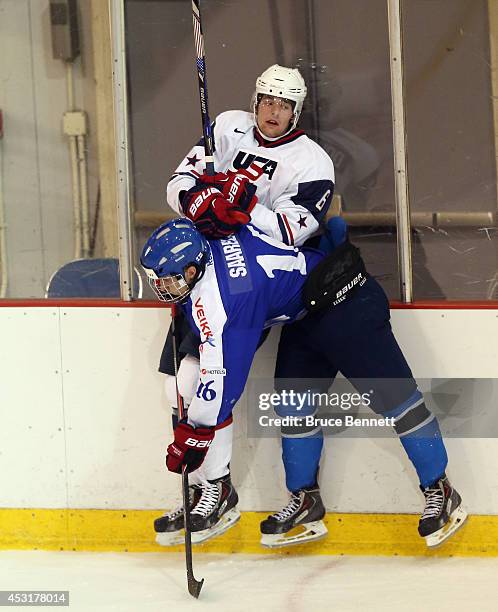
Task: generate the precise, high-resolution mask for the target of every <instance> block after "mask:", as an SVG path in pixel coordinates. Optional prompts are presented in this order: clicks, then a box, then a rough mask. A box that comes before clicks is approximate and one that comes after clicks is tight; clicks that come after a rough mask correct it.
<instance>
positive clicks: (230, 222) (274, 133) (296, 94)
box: [167, 65, 335, 246]
mask: <svg viewBox="0 0 498 612" xmlns="http://www.w3.org/2000/svg"><path fill="white" fill-rule="evenodd" d="M305 97H306V85H305V83H304V79H303V78H302V77H301V75H300V73H299V71H298V70H297V69H291V68H285V67H283V66H278V65H274V66H271V67H270V68H268V69H267V70H265V72H263V74H262V75H261V76H260V77H259V78H258V79H257V81H256V91H255V94H254V99H253V102H252V105H253V108H252V112H245V111H237V110H234V111H227V112H224V113H221V114H220V115H219V116H218V117H217V118H216V120H215V121H214V126H213V138H214V165H215V169H216V172H217V173H218V176H216V177H214V178H213V177H207V176H206V175H204V174H203V172H204V147H203V143H202V141H200V142H199V143H198V144H197V145H196V146H194V147H193V148H192V149H191V150H190V152H189V153H188V154H187V156H186V157H185V158H184V159H183V160H182V162H181V163H180V165H179V166H178V168H177V169H176V171H175V173H174V174H173V176H172V178H171V180H170V181H169V183H168V188H167V197H168V204H169V205H170V206H171V207H172V208H173V210H175V211H176V212H178V213H179V214H180V215H185V216H187V217H188V218H190V219H192V221H194V223H196V225H197V226H198V229H200V230H201V232H202V233H203V234H204V235H205V236H207V237H208V238H220V237H224V236H226V235H228V234H230V233H233V232H234V231H236V229H238V228H239V227H240V224H239V223H238V221H237V218H233V215H230V214H227V210H228V211H229V212H230V211H231V210H232V209H231V207H228V208H227V207H226V206H225V207H224V206H223V205H222V203H221V202H220V196H221V194H220V193H219V191H218V193H216V192H210V191H209V188H208V186H207V184H209V183H212V182H214V183H220V181H223V195H224V199H226V198H227V195H228V194H229V193H230V191H231V190H233V191H235V193H236V202H235V203H238V204H239V206H241V207H242V208H244V209H245V210H246V211H247V212H248V213H250V216H251V223H252V224H253V225H255V226H256V227H257V228H258V229H260V230H261V231H263V232H264V233H265V234H267V235H268V236H271V237H273V238H276V239H277V240H281V241H282V242H283V243H284V244H289V245H296V246H300V245H302V244H304V242H305V241H306V240H307V239H308V238H309V237H310V236H312V235H313V234H314V233H315V232H316V230H317V229H318V227H319V223H320V221H321V220H322V219H323V217H324V215H325V213H326V212H327V210H328V207H329V205H330V202H331V200H332V195H333V190H334V180H335V177H334V166H333V163H332V160H331V159H330V157H329V156H328V155H327V153H326V152H325V151H324V150H323V149H322V148H321V147H320V146H319V145H318V144H316V143H315V142H314V141H312V140H311V139H310V138H308V137H307V136H306V134H305V133H304V132H303V131H302V130H299V129H298V128H297V123H298V120H299V116H300V114H301V110H302V107H303V102H304V99H305ZM240 170H246V173H242V174H241V175H238V171H240ZM201 175H202V176H201ZM227 175H228V176H227ZM241 178H242V179H243V180H242V183H243V186H239V185H237V183H238V182H239V181H240V180H241ZM206 183H207V184H206ZM234 183H235V184H236V185H235V188H234ZM244 188H248V189H249V190H250V193H251V195H252V194H254V192H255V194H256V197H257V201H256V200H255V199H253V198H251V197H247V194H246V193H243V192H244ZM241 193H243V196H242V198H240V194H241ZM199 195H202V198H203V202H202V206H199V205H198V198H199ZM194 196H195V197H194ZM248 209H249V210H248ZM199 224H200V227H199ZM206 226H207V227H206Z"/></svg>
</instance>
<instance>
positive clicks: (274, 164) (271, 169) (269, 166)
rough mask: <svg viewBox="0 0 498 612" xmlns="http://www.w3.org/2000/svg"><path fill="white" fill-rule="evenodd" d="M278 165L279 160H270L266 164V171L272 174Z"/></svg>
mask: <svg viewBox="0 0 498 612" xmlns="http://www.w3.org/2000/svg"><path fill="white" fill-rule="evenodd" d="M276 167H277V162H275V161H269V162H267V163H266V165H265V172H266V173H267V174H268V175H269V176H271V175H272V174H273V173H274V172H275V168H276Z"/></svg>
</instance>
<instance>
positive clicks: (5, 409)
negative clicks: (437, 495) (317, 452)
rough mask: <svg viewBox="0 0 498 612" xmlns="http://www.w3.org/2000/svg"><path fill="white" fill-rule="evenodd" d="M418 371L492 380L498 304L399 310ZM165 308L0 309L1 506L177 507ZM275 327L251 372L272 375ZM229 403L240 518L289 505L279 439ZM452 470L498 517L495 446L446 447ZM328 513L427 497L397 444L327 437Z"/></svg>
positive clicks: (460, 443)
mask: <svg viewBox="0 0 498 612" xmlns="http://www.w3.org/2000/svg"><path fill="white" fill-rule="evenodd" d="M392 316H393V324H394V328H395V331H396V334H397V336H398V338H399V341H400V344H401V345H402V347H403V349H404V350H405V352H406V354H407V356H408V358H409V361H410V362H411V365H412V367H413V370H414V374H415V376H417V377H432V378H439V377H454V378H462V377H465V378H468V377H476V378H481V377H490V378H492V377H494V378H498V342H497V341H496V339H497V338H498V312H497V311H496V310H469V311H466V310H447V311H441V310H395V311H393V313H392ZM168 325H169V310H166V309H164V308H134V307H131V308H130V307H121V308H95V307H93V308H92V307H86V308H76V307H75V308H62V307H61V308H59V307H50V306H47V307H40V308H33V307H16V308H11V307H2V308H0V338H1V339H2V340H1V347H0V422H1V428H0V507H47V508H59V507H69V508H161V507H170V506H171V505H172V503H173V501H174V500H176V499H178V498H179V496H178V487H179V485H178V480H177V479H176V478H175V477H174V476H172V475H170V474H168V473H167V471H166V469H165V468H164V452H165V448H166V446H167V444H168V443H169V440H170V437H171V435H170V415H169V408H168V406H166V403H165V397H164V393H163V389H162V375H160V374H159V373H157V361H158V357H159V354H160V351H161V348H162V343H163V337H164V333H165V331H166V329H167V327H168ZM277 338H278V331H277V330H273V332H272V334H271V336H270V339H269V341H268V342H266V343H265V344H264V346H263V348H262V349H261V351H260V352H259V353H258V356H257V358H256V360H255V363H254V365H253V369H252V371H251V376H252V377H266V378H268V376H269V375H270V376H271V373H272V371H273V362H274V355H275V349H276V342H277ZM249 409H254V407H249V406H247V400H246V398H245V396H244V397H243V398H242V399H241V401H240V402H239V405H238V406H237V407H236V410H235V416H236V436H235V437H236V441H235V445H234V459H233V461H232V473H233V479H234V482H235V483H236V485H237V488H238V490H239V493H240V497H241V504H240V505H241V508H242V509H245V510H267V509H271V508H275V507H277V506H279V505H280V504H281V503H282V502H283V501H284V500H285V499H286V494H285V489H284V486H283V470H282V467H281V461H280V449H279V442H278V440H274V439H258V440H255V439H247V437H246V434H245V432H246V429H247V411H248V410H249ZM447 447H448V452H449V455H450V470H449V473H450V475H451V476H452V478H453V480H454V481H455V483H457V484H458V488H459V489H461V491H462V493H463V495H464V497H465V501H466V505H467V506H468V507H469V509H470V511H471V512H474V513H485V514H486V513H498V474H497V471H496V467H495V466H496V456H497V453H498V440H496V439H487V438H486V439H449V440H447ZM321 485H322V490H323V493H324V497H325V500H326V503H327V506H328V509H329V510H337V511H342V512H348V511H351V512H355V511H371V512H417V511H418V510H419V509H420V505H421V498H420V493H419V491H418V488H417V480H416V477H415V475H414V472H413V470H412V467H411V464H410V463H409V462H408V460H407V459H406V458H405V456H404V455H403V453H402V451H401V447H400V445H399V443H398V441H397V440H396V439H381V438H376V439H359V438H355V439H353V438H347V439H346V438H343V439H340V438H336V437H334V438H328V439H327V440H326V445H325V453H324V457H323V460H322V470H321Z"/></svg>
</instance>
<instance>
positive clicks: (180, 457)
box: [166, 421, 214, 474]
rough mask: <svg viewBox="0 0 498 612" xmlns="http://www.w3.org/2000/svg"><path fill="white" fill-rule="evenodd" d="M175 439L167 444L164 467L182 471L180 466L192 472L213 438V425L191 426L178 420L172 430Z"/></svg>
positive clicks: (198, 465) (198, 464) (200, 461)
mask: <svg viewBox="0 0 498 612" xmlns="http://www.w3.org/2000/svg"><path fill="white" fill-rule="evenodd" d="M173 433H174V436H175V439H174V440H173V442H172V443H171V444H170V445H169V446H168V451H167V455H166V467H167V468H168V470H169V471H170V472H175V473H176V474H181V473H182V466H183V465H186V466H187V472H193V471H194V470H196V469H197V468H198V467H200V466H201V465H202V462H203V461H204V458H205V456H206V453H207V452H208V450H209V446H210V445H211V442H212V441H213V438H214V427H195V428H194V427H192V425H189V424H188V423H186V422H185V421H180V422H179V423H178V425H177V426H176V428H175V431H174V432H173Z"/></svg>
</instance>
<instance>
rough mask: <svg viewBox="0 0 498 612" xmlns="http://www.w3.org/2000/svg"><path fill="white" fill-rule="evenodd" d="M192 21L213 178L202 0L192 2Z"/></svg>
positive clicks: (207, 156)
mask: <svg viewBox="0 0 498 612" xmlns="http://www.w3.org/2000/svg"><path fill="white" fill-rule="evenodd" d="M192 21H193V25H194V44H195V54H196V65H197V77H198V84H199V99H200V102H201V116H202V134H203V137H204V156H205V161H206V174H208V175H210V176H212V175H213V174H214V160H213V150H214V147H213V132H212V128H211V121H210V119H209V109H208V92H207V78H206V57H205V55H204V34H203V33H202V21H201V7H200V0H192Z"/></svg>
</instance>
